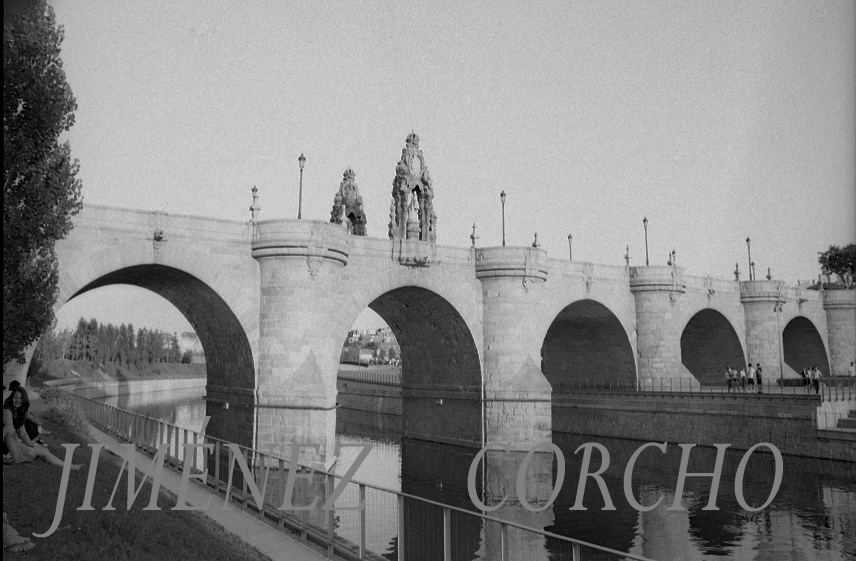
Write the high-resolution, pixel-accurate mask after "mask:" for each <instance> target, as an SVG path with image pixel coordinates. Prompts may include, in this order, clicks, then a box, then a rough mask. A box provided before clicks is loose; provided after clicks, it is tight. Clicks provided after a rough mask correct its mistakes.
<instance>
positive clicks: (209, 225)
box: [74, 205, 249, 243]
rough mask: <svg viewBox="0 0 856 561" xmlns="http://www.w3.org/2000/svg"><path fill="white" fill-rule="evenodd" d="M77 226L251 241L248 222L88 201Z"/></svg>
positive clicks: (112, 231)
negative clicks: (111, 205)
mask: <svg viewBox="0 0 856 561" xmlns="http://www.w3.org/2000/svg"><path fill="white" fill-rule="evenodd" d="M74 230H75V231H76V232H78V233H82V232H84V231H87V230H88V231H93V230H95V231H100V232H105V233H109V234H110V236H111V237H115V236H116V235H117V234H128V233H138V234H141V235H142V236H144V237H146V238H148V239H152V238H153V237H154V233H155V232H156V231H160V232H162V236H164V237H165V238H167V239H170V238H173V237H181V238H193V239H196V240H199V239H205V240H211V241H231V242H241V243H246V242H248V241H249V239H248V236H247V232H248V228H247V223H246V222H240V221H237V220H225V219H220V218H206V217H202V216H191V215H186V214H171V213H165V212H161V211H143V210H133V209H127V208H121V207H109V206H101V205H84V207H83V210H81V211H80V213H79V214H78V215H77V216H75V217H74Z"/></svg>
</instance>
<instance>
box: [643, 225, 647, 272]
mask: <svg viewBox="0 0 856 561" xmlns="http://www.w3.org/2000/svg"><path fill="white" fill-rule="evenodd" d="M642 226H644V227H645V266H646V267H647V266H648V217H647V216H646V217H645V218H643V219H642Z"/></svg>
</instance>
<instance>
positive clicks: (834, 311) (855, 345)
mask: <svg viewBox="0 0 856 561" xmlns="http://www.w3.org/2000/svg"><path fill="white" fill-rule="evenodd" d="M823 307H824V309H825V310H826V322H827V328H828V329H829V361H830V367H831V368H832V373H833V374H834V375H835V376H846V375H847V369H848V368H849V367H850V363H851V362H853V361H854V360H856V290H827V291H825V292H824V293H823Z"/></svg>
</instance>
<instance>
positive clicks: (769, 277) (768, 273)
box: [767, 267, 773, 280]
mask: <svg viewBox="0 0 856 561" xmlns="http://www.w3.org/2000/svg"><path fill="white" fill-rule="evenodd" d="M767 280H773V275H772V274H771V273H770V268H769V267H767Z"/></svg>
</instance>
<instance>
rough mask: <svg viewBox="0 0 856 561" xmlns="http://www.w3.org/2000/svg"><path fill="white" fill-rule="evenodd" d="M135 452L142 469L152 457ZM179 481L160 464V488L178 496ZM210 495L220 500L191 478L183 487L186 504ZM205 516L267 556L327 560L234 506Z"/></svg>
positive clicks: (115, 447)
mask: <svg viewBox="0 0 856 561" xmlns="http://www.w3.org/2000/svg"><path fill="white" fill-rule="evenodd" d="M89 434H90V435H91V436H92V438H94V439H95V440H96V441H98V442H100V443H101V444H104V447H105V449H106V450H108V451H110V452H112V453H113V454H115V455H117V456H119V457H124V453H125V449H124V448H122V446H121V444H120V443H119V441H118V440H116V439H115V438H113V437H112V436H110V435H108V434H105V433H104V432H102V431H100V430H98V429H97V428H95V427H94V426H92V425H89ZM135 454H136V455H137V457H136V462H137V466H142V467H143V468H144V469H145V467H148V465H149V464H150V463H151V461H152V459H151V458H150V457H149V456H146V455H145V454H142V453H140V452H135ZM180 483H181V475H180V474H178V473H176V472H174V471H172V470H171V469H169V468H168V467H164V470H163V479H162V480H161V487H162V488H164V489H166V490H167V491H169V492H170V493H172V494H173V495H178V490H179V485H180ZM210 497H214V499H213V501H212V502H213V503H215V504H217V503H222V502H223V497H222V496H221V495H219V494H218V493H216V492H214V491H211V490H209V489H208V488H207V487H203V486H202V485H199V484H197V483H194V482H192V480H191V483H190V485H189V486H188V490H187V504H188V505H189V506H198V505H202V504H205V502H206V501H208V499H209V498H210ZM205 515H207V516H208V517H209V518H210V519H212V520H213V521H214V522H216V523H217V524H219V525H220V526H222V527H223V528H225V529H226V530H228V531H229V532H231V533H233V534H235V535H236V536H238V537H240V538H241V539H242V540H244V541H245V542H246V543H247V544H249V545H251V546H252V547H254V548H256V549H257V550H259V551H260V552H262V553H263V554H265V555H267V556H268V557H270V558H271V559H274V560H280V559H281V560H287V561H317V560H319V559H327V557H325V556H324V555H323V554H321V553H319V552H317V551H315V550H313V549H310V548H309V547H308V546H306V545H304V544H302V543H300V542H299V541H297V540H294V539H292V538H291V537H289V536H287V535H285V534H283V533H282V532H280V531H279V530H277V529H276V528H273V527H271V526H270V525H268V524H266V523H265V522H262V521H261V520H259V519H258V518H256V517H254V516H251V515H250V514H249V513H247V512H246V511H244V510H243V509H241V508H240V507H238V506H235V507H234V508H233V509H232V510H220V509H219V507H218V508H213V509H210V510H208V511H206V512H205Z"/></svg>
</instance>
